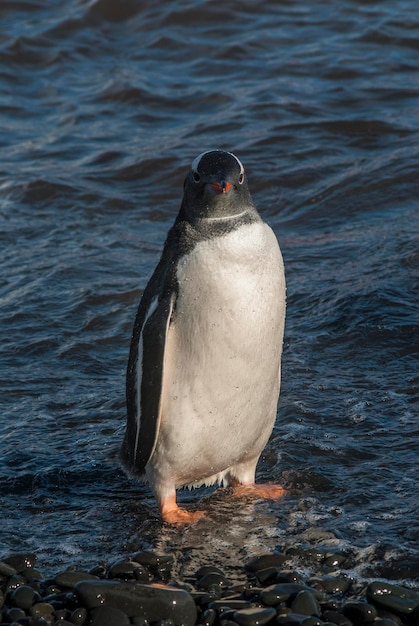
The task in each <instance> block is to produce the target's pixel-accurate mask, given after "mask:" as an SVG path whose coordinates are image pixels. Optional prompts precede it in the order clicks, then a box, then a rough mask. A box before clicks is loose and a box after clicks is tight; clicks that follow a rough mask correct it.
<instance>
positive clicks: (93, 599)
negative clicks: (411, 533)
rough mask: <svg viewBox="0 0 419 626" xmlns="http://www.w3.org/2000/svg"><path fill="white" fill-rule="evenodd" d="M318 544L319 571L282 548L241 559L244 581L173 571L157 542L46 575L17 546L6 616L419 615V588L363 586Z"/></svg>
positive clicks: (77, 619) (409, 618)
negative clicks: (290, 559) (299, 564)
mask: <svg viewBox="0 0 419 626" xmlns="http://www.w3.org/2000/svg"><path fill="white" fill-rule="evenodd" d="M320 552H323V556H322V558H323V561H322V562H321V563H320V565H319V566H316V570H317V574H316V576H310V575H309V574H306V575H305V576H304V577H301V578H300V576H299V575H298V574H297V573H296V572H295V571H294V570H293V569H283V565H282V563H283V557H284V555H283V554H282V553H274V554H272V555H267V554H263V555H261V557H257V558H255V559H252V560H251V561H250V562H249V563H248V564H247V565H246V567H244V568H243V569H242V573H241V576H242V578H243V580H241V581H240V580H238V578H240V576H239V577H238V576H237V571H236V573H235V576H234V580H232V579H230V577H229V576H228V574H227V573H226V572H224V571H222V569H220V568H219V567H217V566H215V565H212V564H210V565H207V566H203V567H200V568H199V569H198V570H197V572H196V573H195V574H194V575H190V576H188V577H187V578H186V580H184V581H179V580H176V579H173V578H170V576H171V574H170V571H171V570H172V568H173V564H174V560H173V558H172V557H170V556H168V557H167V558H165V556H164V555H154V554H153V553H151V552H140V553H137V554H136V555H135V558H134V557H130V558H125V559H121V560H118V561H116V562H115V563H113V564H111V565H110V566H107V565H106V564H104V563H101V564H99V565H98V566H97V567H96V568H93V569H92V570H91V571H90V572H83V571H80V570H78V569H77V568H71V567H70V568H68V569H67V570H65V571H63V572H59V573H58V574H57V575H56V576H55V577H54V578H50V579H48V580H44V579H43V577H42V574H40V573H38V574H39V576H38V574H37V570H35V568H34V565H35V562H34V560H33V559H32V560H31V559H30V558H29V556H28V555H25V554H23V555H15V557H14V559H13V561H12V562H13V563H14V565H16V567H18V568H20V571H19V570H18V569H15V567H14V566H13V565H11V564H9V563H7V562H6V560H5V559H3V560H2V561H1V560H0V622H1V623H2V624H3V623H4V624H8V625H10V624H14V625H16V624H19V625H20V626H66V624H67V625H72V626H77V625H78V626H89V625H93V626H95V625H96V626H98V625H100V626H119V625H120V624H121V625H124V626H125V625H127V624H131V625H132V626H195V625H196V626H264V624H269V625H271V626H368V625H369V624H371V626H416V625H419V591H417V590H415V589H409V588H407V587H403V586H400V585H395V584H392V583H389V582H385V581H381V580H380V581H375V582H372V583H370V584H368V586H365V584H364V583H362V581H358V582H356V581H353V580H352V579H351V578H350V577H349V576H348V575H347V574H344V573H342V572H341V571H339V569H338V570H337V571H336V572H335V573H334V574H330V567H329V565H328V564H327V563H326V560H327V559H325V558H324V555H325V554H326V553H327V554H332V552H331V551H329V550H327V551H325V550H324V548H322V550H320V549H318V548H314V552H310V554H311V555H313V554H314V557H315V558H316V559H317V556H318V555H319V554H320ZM316 555H317V556H316ZM270 556H271V557H272V559H271V558H268V557H270ZM297 558H300V557H297ZM140 561H142V562H140ZM323 565H324V567H323ZM259 568H261V569H259ZM319 568H320V573H319V571H318V570H319ZM246 572H247V582H246ZM321 572H323V575H322V574H321ZM37 576H38V577H37ZM142 576H144V578H145V582H143V580H142V578H141V577H142ZM138 577H140V580H138ZM164 578H165V579H166V580H164V581H163V579H164ZM169 579H170V580H169ZM272 581H274V584H270V583H272ZM279 581H280V582H279ZM163 582H164V583H167V582H168V584H162V583H163ZM307 583H308V584H307ZM349 594H351V595H350V596H349ZM345 596H346V597H345Z"/></svg>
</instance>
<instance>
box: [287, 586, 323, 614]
mask: <svg viewBox="0 0 419 626" xmlns="http://www.w3.org/2000/svg"><path fill="white" fill-rule="evenodd" d="M291 610H292V612H293V613H300V614H301V615H315V616H316V617H320V613H321V611H320V605H319V603H318V602H317V600H316V598H315V597H314V595H313V592H312V591H299V592H298V593H297V595H296V596H295V598H294V600H293V601H292V603H291Z"/></svg>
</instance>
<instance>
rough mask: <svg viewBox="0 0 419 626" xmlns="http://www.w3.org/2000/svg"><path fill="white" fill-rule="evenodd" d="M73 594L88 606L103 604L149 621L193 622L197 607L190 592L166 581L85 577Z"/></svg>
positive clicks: (179, 624) (188, 624)
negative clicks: (125, 580) (149, 582)
mask: <svg viewBox="0 0 419 626" xmlns="http://www.w3.org/2000/svg"><path fill="white" fill-rule="evenodd" d="M75 591H76V595H77V597H78V599H79V602H80V604H81V605H82V606H84V607H86V608H87V609H94V608H96V607H99V606H102V605H105V606H112V607H114V608H117V609H119V610H121V611H123V612H124V613H125V614H126V615H128V617H134V616H139V617H143V618H144V619H145V620H147V621H149V622H157V621H159V620H163V619H168V618H170V619H172V620H173V621H174V623H175V625H176V626H194V624H195V621H196V617H197V611H196V606H195V603H194V601H193V599H192V596H191V595H190V594H189V593H188V592H187V591H184V590H183V589H174V588H173V587H169V586H166V585H160V584H159V585H143V584H142V583H138V582H136V581H128V582H119V581H114V580H99V581H91V580H85V581H82V582H80V583H78V584H77V585H76V589H75Z"/></svg>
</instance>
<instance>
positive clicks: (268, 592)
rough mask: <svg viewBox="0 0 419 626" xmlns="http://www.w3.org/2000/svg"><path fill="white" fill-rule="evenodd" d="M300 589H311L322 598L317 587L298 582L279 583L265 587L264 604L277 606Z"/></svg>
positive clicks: (263, 592) (262, 598) (292, 596)
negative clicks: (313, 587)
mask: <svg viewBox="0 0 419 626" xmlns="http://www.w3.org/2000/svg"><path fill="white" fill-rule="evenodd" d="M300 591H309V592H310V593H312V594H314V596H315V597H316V598H317V599H318V600H320V599H321V598H322V595H321V594H320V593H319V592H318V591H316V590H315V589H312V588H311V587H308V586H307V585H300V584H298V583H279V584H278V585H272V586H271V587H267V588H266V589H264V590H263V591H262V592H261V594H260V597H261V600H262V602H263V604H266V606H276V605H277V604H280V603H281V602H288V600H290V599H291V600H292V598H294V597H295V596H296V595H297V593H299V592H300Z"/></svg>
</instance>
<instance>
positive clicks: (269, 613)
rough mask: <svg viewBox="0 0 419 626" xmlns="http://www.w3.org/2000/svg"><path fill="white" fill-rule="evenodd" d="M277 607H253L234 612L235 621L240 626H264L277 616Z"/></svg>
mask: <svg viewBox="0 0 419 626" xmlns="http://www.w3.org/2000/svg"><path fill="white" fill-rule="evenodd" d="M275 615H276V611H275V609H270V608H269V609H266V608H260V607H251V608H248V609H240V610H239V611H236V612H235V613H234V621H235V622H237V624H240V626H263V624H267V623H268V622H269V621H270V620H271V619H272V618H273V617H275Z"/></svg>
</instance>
